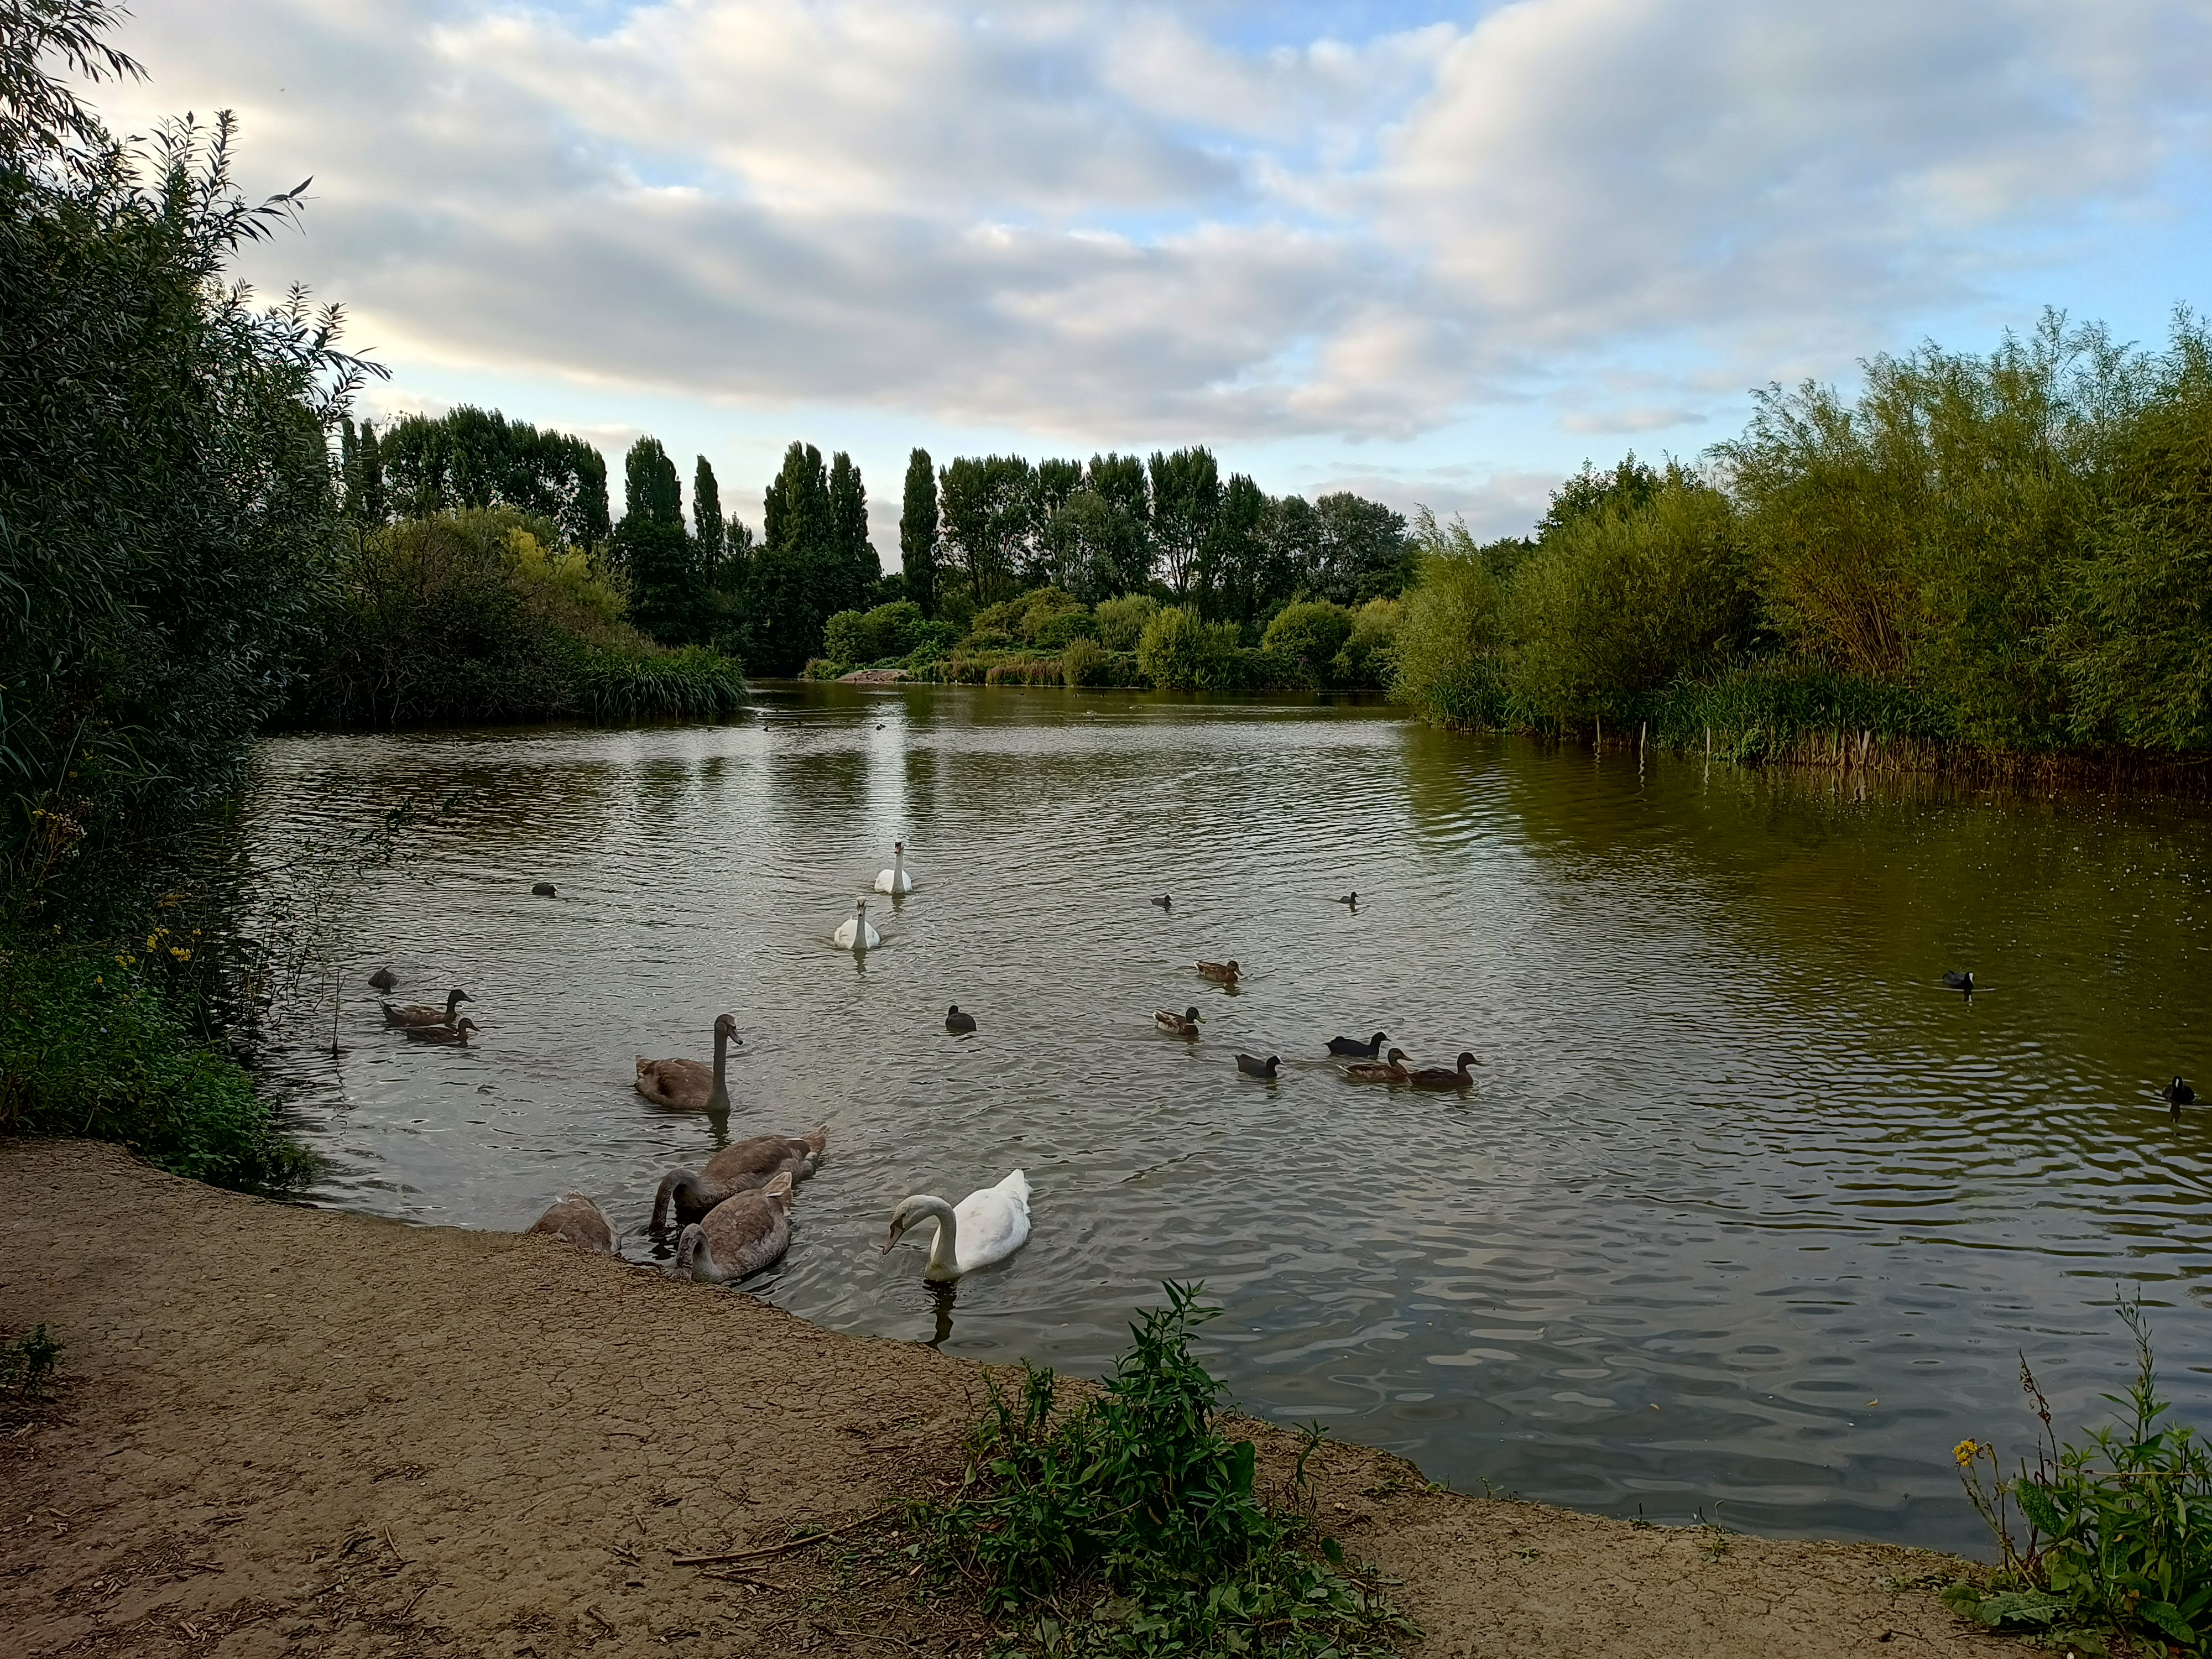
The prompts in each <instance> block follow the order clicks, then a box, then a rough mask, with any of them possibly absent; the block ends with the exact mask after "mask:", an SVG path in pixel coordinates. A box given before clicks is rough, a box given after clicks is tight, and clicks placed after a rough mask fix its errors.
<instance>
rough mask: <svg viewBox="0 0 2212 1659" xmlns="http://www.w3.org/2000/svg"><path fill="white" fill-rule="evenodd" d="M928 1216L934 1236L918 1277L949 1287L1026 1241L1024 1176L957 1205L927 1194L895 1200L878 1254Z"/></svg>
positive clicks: (1027, 1216)
mask: <svg viewBox="0 0 2212 1659" xmlns="http://www.w3.org/2000/svg"><path fill="white" fill-rule="evenodd" d="M932 1216H934V1217H935V1218H937V1237H935V1238H933V1239H932V1240H931V1241H930V1245H929V1260H928V1261H927V1263H925V1264H924V1265H923V1267H922V1270H921V1276H922V1277H923V1278H924V1279H928V1280H930V1281H931V1282H932V1283H933V1284H938V1285H949V1284H951V1282H952V1281H953V1280H954V1279H957V1278H959V1277H960V1276H961V1275H962V1274H963V1273H974V1272H975V1269H976V1268H978V1267H989V1266H990V1265H991V1263H993V1262H994V1261H1005V1260H1006V1258H1007V1257H1008V1256H1010V1255H1012V1254H1013V1253H1014V1252H1015V1251H1016V1250H1018V1249H1021V1248H1022V1246H1023V1245H1024V1244H1025V1243H1028V1242H1029V1237H1030V1181H1029V1177H1028V1176H1025V1175H1024V1174H1023V1173H1022V1172H1021V1171H1020V1170H1015V1171H1014V1172H1013V1173H1012V1175H1010V1176H1007V1177H1006V1179H1005V1180H1004V1181H1001V1182H1000V1183H999V1184H998V1185H997V1186H995V1187H981V1188H977V1189H976V1190H975V1191H974V1192H972V1193H970V1194H968V1196H967V1197H965V1198H963V1199H962V1200H960V1203H959V1206H958V1207H957V1208H955V1207H954V1206H951V1205H950V1204H947V1203H946V1202H945V1200H943V1199H941V1198H932V1197H931V1196H929V1194H927V1193H916V1194H914V1195H913V1196H912V1197H910V1198H902V1199H901V1200H899V1201H898V1204H897V1206H896V1207H895V1208H894V1209H893V1210H892V1211H891V1221H890V1228H889V1230H888V1231H885V1232H884V1242H883V1247H882V1249H880V1250H878V1252H877V1254H878V1255H888V1254H889V1253H890V1248H891V1246H893V1245H894V1244H896V1243H898V1242H899V1235H900V1234H902V1233H903V1232H904V1231H906V1230H907V1229H908V1228H909V1227H911V1226H913V1225H915V1223H917V1222H920V1221H923V1220H927V1218H930V1217H932Z"/></svg>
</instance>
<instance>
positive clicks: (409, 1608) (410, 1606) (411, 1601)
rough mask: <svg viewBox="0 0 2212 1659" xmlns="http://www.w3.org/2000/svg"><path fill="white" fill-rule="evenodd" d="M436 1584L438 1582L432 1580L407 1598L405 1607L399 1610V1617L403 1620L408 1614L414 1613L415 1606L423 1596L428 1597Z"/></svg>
mask: <svg viewBox="0 0 2212 1659" xmlns="http://www.w3.org/2000/svg"><path fill="white" fill-rule="evenodd" d="M437 1582H438V1581H437V1580H436V1579H435V1578H433V1579H432V1580H431V1581H430V1582H429V1583H428V1584H425V1585H423V1586H422V1589H418V1590H416V1592H415V1594H414V1595H410V1596H409V1597H408V1598H407V1605H406V1606H405V1607H402V1608H400V1609H399V1616H400V1617H401V1618H402V1619H404V1618H405V1617H406V1616H407V1615H408V1614H409V1613H412V1612H414V1611H415V1604H416V1602H417V1601H421V1600H422V1598H423V1597H424V1596H426V1595H428V1594H429V1593H430V1591H431V1590H432V1589H434V1588H435V1586H436V1584H437Z"/></svg>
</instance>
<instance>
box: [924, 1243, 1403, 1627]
mask: <svg viewBox="0 0 2212 1659" xmlns="http://www.w3.org/2000/svg"><path fill="white" fill-rule="evenodd" d="M1164 1289H1165V1291H1166V1292H1167V1297H1168V1305H1167V1306H1166V1307H1165V1308H1156V1309H1152V1310H1147V1311H1146V1312H1145V1313H1144V1314H1143V1315H1142V1316H1140V1317H1139V1321H1138V1322H1137V1323H1136V1324H1135V1325H1133V1326H1132V1327H1131V1334H1132V1335H1133V1338H1134V1345H1133V1346H1132V1347H1131V1349H1130V1350H1129V1352H1127V1353H1125V1354H1123V1355H1122V1356H1121V1358H1120V1360H1119V1361H1117V1362H1116V1364H1115V1370H1114V1375H1113V1376H1110V1377H1109V1378H1107V1379H1106V1381H1105V1383H1104V1384H1103V1387H1102V1388H1101V1389H1100V1390H1099V1392H1098V1393H1097V1394H1096V1395H1091V1396H1089V1397H1086V1398H1085V1400H1084V1401H1082V1402H1081V1403H1080V1404H1079V1405H1075V1406H1072V1407H1070V1406H1064V1405H1062V1404H1060V1401H1058V1400H1057V1398H1056V1389H1055V1383H1056V1379H1055V1377H1054V1374H1053V1373H1052V1372H1051V1371H1049V1370H1036V1369H1034V1368H1031V1367H1030V1366H1028V1365H1026V1364H1024V1367H1023V1370H1022V1383H1021V1388H1020V1390H1019V1395H1018V1397H1015V1396H1013V1395H1010V1394H1009V1393H1008V1392H1007V1391H1006V1390H1003V1389H1000V1387H999V1385H998V1383H997V1382H996V1381H995V1379H994V1381H993V1382H992V1383H991V1385H990V1398H989V1405H988V1407H987V1411H986V1413H985V1415H984V1418H983V1420H982V1421H981V1423H980V1424H979V1425H977V1427H976V1429H975V1441H974V1444H975V1452H974V1455H973V1458H972V1460H971V1462H970V1463H969V1468H968V1470H967V1474H966V1475H965V1477H964V1478H963V1481H962V1484H961V1488H960V1491H959V1492H958V1494H957V1496H955V1497H953V1498H950V1499H947V1500H945V1501H943V1502H931V1503H924V1504H916V1505H915V1508H914V1519H915V1522H916V1524H917V1525H918V1526H919V1527H920V1528H921V1530H922V1531H923V1532H924V1534H926V1536H927V1538H928V1539H929V1540H931V1541H932V1542H933V1546H934V1547H935V1549H936V1550H937V1551H939V1553H940V1554H941V1558H942V1559H943V1560H944V1562H945V1564H946V1565H948V1566H949V1567H951V1568H952V1569H954V1570H957V1571H958V1572H960V1573H961V1574H963V1575H965V1576H966V1577H969V1578H970V1579H971V1580H975V1581H979V1582H981V1583H982V1584H983V1586H984V1587H985V1601H986V1606H987V1608H988V1610H989V1611H991V1612H992V1613H996V1614H999V1615H1001V1616H1003V1617H1005V1618H1007V1619H1008V1620H1012V1621H1014V1623H1015V1625H1016V1629H1017V1634H1016V1636H1015V1638H1014V1639H1015V1640H1016V1642H1017V1643H1018V1644H1019V1645H1020V1646H1022V1647H1024V1648H1025V1649H1026V1650H1030V1651H1033V1652H1036V1653H1040V1654H1045V1655H1053V1656H1060V1655H1068V1656H1075V1655H1147V1656H1149V1655H1168V1654H1185V1655H1200V1654H1245V1653H1250V1654H1278V1655H1303V1656H1311V1659H1321V1656H1324V1655H1334V1656H1341V1659H1354V1656H1360V1655H1383V1654H1387V1653H1389V1651H1390V1649H1389V1641H1390V1639H1391V1638H1392V1637H1393V1636H1395V1635H1398V1634H1415V1633H1417V1632H1414V1630H1413V1626H1411V1625H1409V1624H1408V1623H1407V1621H1406V1620H1404V1619H1403V1618H1402V1617H1401V1616H1400V1615H1399V1614H1398V1613H1396V1612H1395V1610H1394V1609H1393V1608H1392V1607H1391V1606H1390V1604H1389V1601H1388V1600H1387V1599H1386V1598H1385V1597H1384V1596H1383V1594H1382V1591H1381V1589H1380V1587H1379V1585H1378V1584H1377V1583H1376V1579H1375V1577H1374V1576H1373V1575H1372V1574H1371V1573H1369V1572H1365V1571H1362V1570H1360V1569H1358V1568H1356V1567H1353V1566H1352V1565H1349V1564H1348V1563H1346V1560H1345V1557H1344V1552H1343V1550H1342V1548H1341V1547H1340V1546H1338V1544H1337V1543H1336V1541H1334V1539H1331V1538H1328V1537H1325V1536H1323V1535H1322V1534H1320V1533H1319V1532H1318V1531H1317V1529H1316V1528H1315V1526H1314V1523H1313V1520H1312V1516H1311V1504H1310V1501H1306V1502H1304V1504H1303V1505H1302V1504H1301V1502H1300V1500H1303V1499H1306V1498H1307V1489H1306V1487H1305V1484H1304V1483H1305V1459H1306V1457H1307V1456H1308V1455H1310V1454H1311V1452H1312V1449H1313V1447H1314V1445H1315V1444H1316V1443H1318V1441H1319V1438H1320V1436H1319V1433H1318V1431H1316V1432H1315V1433H1314V1434H1313V1435H1312V1436H1311V1437H1310V1438H1309V1440H1308V1443H1307V1446H1306V1449H1305V1452H1304V1454H1302V1455H1300V1457H1299V1460H1298V1463H1297V1468H1296V1470H1295V1471H1294V1472H1293V1474H1292V1476H1291V1483H1290V1489H1289V1492H1287V1494H1286V1497H1287V1498H1288V1499H1289V1500H1290V1501H1288V1502H1286V1503H1280V1504H1270V1503H1269V1502H1267V1500H1266V1499H1265V1498H1263V1497H1262V1496H1261V1493H1260V1492H1258V1491H1256V1490H1255V1468H1256V1449H1255V1447H1254V1445H1253V1443H1251V1442H1250V1441H1249V1440H1237V1441H1232V1440H1231V1439H1229V1438H1228V1437H1226V1436H1225V1435H1224V1434H1223V1433H1222V1432H1221V1430H1220V1427H1219V1425H1218V1412H1219V1410H1220V1407H1221V1401H1222V1397H1223V1392H1224V1391H1223V1389H1222V1385H1221V1384H1220V1383H1218V1381H1217V1380H1215V1378H1214V1377H1213V1376H1212V1375H1210V1374H1209V1373H1208V1372H1207V1370H1206V1368H1205V1366H1204V1365H1203V1364H1200V1361H1199V1360H1198V1358H1197V1357H1196V1356H1195V1355H1194V1354H1193V1353H1192V1352H1191V1342H1192V1339H1193V1334H1194V1330H1195V1328H1197V1327H1198V1326H1199V1325H1200V1324H1202V1323H1204V1322H1206V1320H1209V1319H1212V1318H1213V1317H1215V1316H1217V1315H1218V1313H1219V1312H1220V1310H1219V1309H1218V1308H1208V1307H1204V1306H1201V1305H1200V1302H1199V1297H1200V1294H1201V1293H1202V1292H1201V1287H1200V1286H1197V1285H1178V1284H1175V1283H1172V1282H1171V1283H1169V1284H1168V1285H1165V1286H1164ZM918 1548H919V1547H918Z"/></svg>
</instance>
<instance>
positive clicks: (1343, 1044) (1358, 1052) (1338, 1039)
mask: <svg viewBox="0 0 2212 1659" xmlns="http://www.w3.org/2000/svg"><path fill="white" fill-rule="evenodd" d="M1328 1051H1329V1053H1331V1054H1345V1055H1347V1056H1351V1057H1353V1058H1357V1059H1359V1060H1372V1059H1374V1058H1375V1056H1376V1055H1377V1054H1381V1053H1382V1052H1383V1033H1382V1032H1380V1031H1377V1032H1376V1034H1375V1035H1374V1036H1371V1037H1370V1038H1368V1039H1367V1041H1366V1042H1361V1041H1360V1040H1359V1039H1358V1037H1345V1036H1335V1037H1331V1038H1330V1039H1329V1040H1328Z"/></svg>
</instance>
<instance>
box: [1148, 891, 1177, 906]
mask: <svg viewBox="0 0 2212 1659" xmlns="http://www.w3.org/2000/svg"><path fill="white" fill-rule="evenodd" d="M1152 902H1153V903H1155V904H1157V905H1158V906H1159V907H1160V908H1161V909H1163V910H1172V909H1174V908H1175V895H1174V894H1173V893H1162V894H1161V895H1160V896H1158V898H1156V899H1154V900H1153V901H1152Z"/></svg>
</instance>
